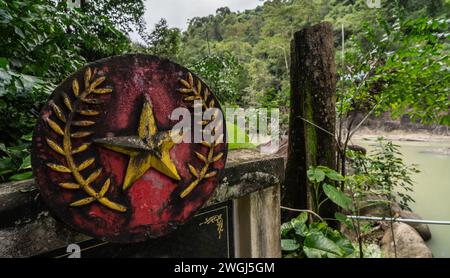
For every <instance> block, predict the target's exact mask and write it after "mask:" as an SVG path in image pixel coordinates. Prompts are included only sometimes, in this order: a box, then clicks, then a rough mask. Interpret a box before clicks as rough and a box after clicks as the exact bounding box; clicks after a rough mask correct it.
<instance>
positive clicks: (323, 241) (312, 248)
mask: <svg viewBox="0 0 450 278" xmlns="http://www.w3.org/2000/svg"><path fill="white" fill-rule="evenodd" d="M303 251H304V252H305V255H306V256H307V257H308V258H336V257H339V256H342V255H343V252H342V250H341V248H339V246H338V245H337V244H336V243H334V242H333V241H332V240H330V239H328V238H327V237H325V236H324V235H323V234H322V233H312V234H310V235H308V236H307V237H306V239H305V241H304V242H303Z"/></svg>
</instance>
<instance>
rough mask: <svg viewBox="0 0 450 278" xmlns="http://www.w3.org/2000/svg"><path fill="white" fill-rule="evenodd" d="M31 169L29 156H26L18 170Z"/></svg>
mask: <svg viewBox="0 0 450 278" xmlns="http://www.w3.org/2000/svg"><path fill="white" fill-rule="evenodd" d="M25 169H31V155H27V156H26V157H25V158H24V159H23V161H22V164H21V165H20V168H19V170H25Z"/></svg>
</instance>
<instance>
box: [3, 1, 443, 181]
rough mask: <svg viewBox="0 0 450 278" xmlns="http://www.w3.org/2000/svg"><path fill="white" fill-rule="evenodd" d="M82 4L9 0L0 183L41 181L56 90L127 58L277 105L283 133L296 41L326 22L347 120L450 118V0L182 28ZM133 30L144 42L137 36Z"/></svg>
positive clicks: (247, 14)
mask: <svg viewBox="0 0 450 278" xmlns="http://www.w3.org/2000/svg"><path fill="white" fill-rule="evenodd" d="M82 2H83V3H84V5H83V6H82V7H80V8H78V9H69V8H68V7H67V5H66V1H56V0H34V1H5V0H0V34H1V37H2V38H3V39H2V41H1V42H0V114H1V115H2V119H1V120H0V130H2V131H6V130H7V131H8V132H2V133H1V134H0V180H3V181H4V180H9V179H24V178H29V177H31V171H30V168H31V165H30V156H29V152H28V148H29V146H30V138H31V133H32V130H33V126H34V124H35V120H36V118H37V117H38V115H39V111H40V109H41V107H42V105H43V103H44V102H45V100H46V99H47V98H48V95H49V94H50V93H51V92H52V90H53V89H54V88H55V87H56V85H57V84H58V83H60V82H61V81H62V80H63V79H64V78H66V77H67V76H68V75H69V74H70V73H72V72H74V71H75V70H76V69H77V68H80V67H81V66H82V65H84V64H86V63H88V62H92V61H95V60H97V59H100V58H104V57H108V56H112V55H118V54H122V53H133V52H139V53H148V54H154V55H159V56H162V57H167V58H170V59H172V60H175V61H177V62H179V63H180V64H182V65H184V66H187V67H188V68H190V69H191V70H192V71H194V72H195V73H197V74H198V75H200V76H201V77H202V78H203V79H205V81H207V83H208V84H209V85H210V87H211V88H212V89H213V91H214V93H215V94H216V96H217V97H218V98H219V100H220V101H221V102H222V104H224V105H227V106H241V107H248V106H253V107H276V108H279V109H280V111H281V116H282V118H281V124H282V128H284V130H285V129H286V126H287V123H288V113H287V112H288V110H289V95H290V84H289V71H290V69H289V68H290V40H291V38H292V36H293V33H294V32H296V31H298V30H300V29H301V28H302V27H305V26H308V25H312V24H314V23H317V22H320V21H323V20H326V21H330V22H331V23H332V24H333V26H334V28H335V46H336V61H337V65H338V77H339V84H338V88H339V89H338V92H337V94H338V106H337V110H338V113H339V115H338V116H339V117H340V118H341V119H345V118H346V117H348V116H349V115H351V113H352V112H353V111H371V112H373V113H375V112H382V111H391V112H392V113H393V114H394V116H395V115H397V116H399V115H403V114H404V113H408V114H409V115H410V116H411V117H412V118H413V119H415V120H418V121H422V122H427V123H430V122H431V123H438V124H445V125H450V115H449V112H448V111H449V105H450V99H449V97H448V95H449V89H448V88H449V87H450V86H449V76H450V74H449V56H448V53H449V43H448V39H449V34H450V32H449V28H448V23H449V15H450V12H449V10H450V0H395V1H387V0H381V3H382V8H381V9H373V8H369V7H368V6H367V5H366V0H330V1H326V0H289V1H288V0H272V1H264V2H261V5H260V6H259V7H257V8H256V9H253V10H247V11H243V12H231V11H230V9H228V8H227V7H223V8H220V9H218V10H217V12H216V14H215V15H210V16H206V17H198V18H193V19H192V20H190V22H189V25H188V28H187V30H186V31H184V32H181V31H180V30H179V29H176V28H170V27H169V26H168V25H167V23H166V21H165V20H164V19H163V20H161V21H160V22H159V23H158V24H157V25H156V26H155V27H154V28H153V29H151V30H148V29H146V28H145V23H144V18H143V17H144V2H143V1H142V0H140V1H131V0H127V1H125V0H120V1H119V0H107V1H99V0H91V1H82ZM150 12H151V11H150ZM174 12H175V11H174ZM154 16H158V15H154ZM342 26H343V27H344V32H343V33H344V38H345V57H342V55H341V50H342ZM132 31H133V32H137V33H139V34H140V35H141V37H142V39H143V43H136V42H132V41H131V40H130V39H129V34H130V32H132ZM17 173H18V174H17ZM15 174H17V175H15Z"/></svg>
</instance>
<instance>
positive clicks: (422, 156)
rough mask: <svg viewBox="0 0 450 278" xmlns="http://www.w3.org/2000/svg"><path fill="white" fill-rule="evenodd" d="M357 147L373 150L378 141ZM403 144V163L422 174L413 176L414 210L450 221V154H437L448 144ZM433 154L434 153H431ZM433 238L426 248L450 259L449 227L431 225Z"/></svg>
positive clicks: (437, 218) (362, 142)
mask: <svg viewBox="0 0 450 278" xmlns="http://www.w3.org/2000/svg"><path fill="white" fill-rule="evenodd" d="M355 143H356V144H359V145H362V146H364V147H367V148H368V149H369V151H370V150H371V149H373V146H374V145H375V144H376V142H372V141H366V140H357V141H355ZM394 143H395V144H397V145H400V151H401V152H402V154H403V160H404V162H406V163H408V164H417V165H418V169H419V170H420V171H421V173H419V174H415V175H414V176H413V180H414V181H415V187H414V193H413V194H411V196H412V197H413V198H414V199H415V201H416V202H415V203H414V204H413V205H412V206H411V208H412V210H413V211H414V212H416V213H418V214H419V215H420V216H421V217H423V218H424V219H429V220H446V221H450V155H444V154H437V153H433V151H434V152H439V150H442V149H448V148H450V141H446V142H431V141H429V142H405V141H394ZM430 151H431V152H430ZM430 229H431V233H432V239H431V240H430V241H428V242H427V245H428V246H429V247H430V248H431V250H432V251H433V255H434V257H436V258H450V226H441V225H430Z"/></svg>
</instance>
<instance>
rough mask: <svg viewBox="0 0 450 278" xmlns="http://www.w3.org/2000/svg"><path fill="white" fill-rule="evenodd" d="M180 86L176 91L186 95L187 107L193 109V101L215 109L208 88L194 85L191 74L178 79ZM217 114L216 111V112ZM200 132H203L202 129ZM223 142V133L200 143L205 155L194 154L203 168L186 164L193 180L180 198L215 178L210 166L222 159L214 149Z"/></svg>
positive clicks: (220, 125) (220, 154)
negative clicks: (206, 180)
mask: <svg viewBox="0 0 450 278" xmlns="http://www.w3.org/2000/svg"><path fill="white" fill-rule="evenodd" d="M180 84H181V85H182V88H180V89H178V92H179V93H181V94H185V95H187V96H186V97H184V98H183V100H184V101H185V102H187V103H188V105H189V106H191V107H194V103H195V101H200V103H201V105H202V108H203V109H205V110H207V109H209V108H215V104H216V103H215V101H214V99H212V98H210V96H211V95H210V93H209V90H208V88H206V87H205V88H203V86H202V83H201V81H200V80H197V85H195V82H194V78H193V76H192V74H191V73H189V74H188V78H187V80H184V79H180ZM217 112H218V111H217ZM217 116H218V115H217V113H216V114H214V115H213V116H212V117H211V120H209V121H202V123H201V124H202V126H206V125H208V124H209V123H211V122H212V121H214V120H215V119H216V117H217ZM222 125H223V122H222V121H220V122H219V124H218V125H217V126H216V127H214V129H213V130H212V135H214V133H215V132H216V130H220V128H222ZM202 132H205V131H204V129H203V130H202ZM221 142H223V133H222V134H221V135H220V136H218V137H217V138H215V140H214V141H213V142H211V143H210V142H206V141H202V142H201V144H202V145H203V146H205V147H207V148H208V151H207V153H206V154H201V153H199V152H195V155H196V157H197V158H198V159H199V160H200V161H201V162H202V163H203V167H201V168H200V169H197V168H195V167H194V166H192V164H188V167H189V171H190V173H191V174H192V175H193V176H194V179H193V180H192V181H191V183H190V184H189V185H188V187H187V188H186V189H185V190H183V192H181V194H180V197H181V198H185V197H186V196H188V195H189V194H190V193H191V192H192V190H194V189H195V188H196V187H197V186H198V185H199V184H200V183H201V182H202V181H203V180H205V179H209V178H212V177H215V176H216V175H217V171H214V170H213V171H210V166H211V165H212V164H213V163H214V162H217V161H219V160H220V159H221V158H222V157H223V155H224V154H223V152H219V153H218V154H216V153H215V149H216V147H217V146H218V145H219V143H221Z"/></svg>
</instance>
